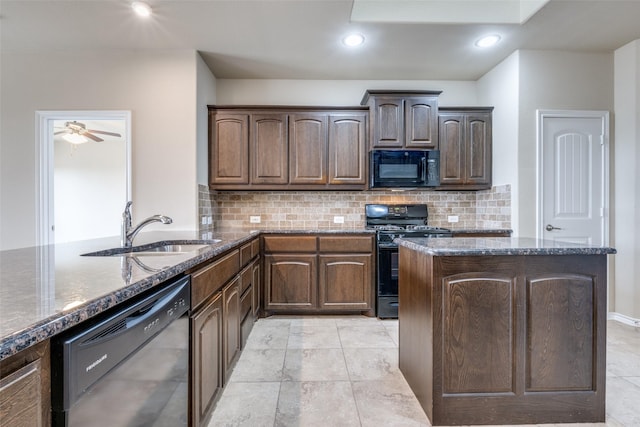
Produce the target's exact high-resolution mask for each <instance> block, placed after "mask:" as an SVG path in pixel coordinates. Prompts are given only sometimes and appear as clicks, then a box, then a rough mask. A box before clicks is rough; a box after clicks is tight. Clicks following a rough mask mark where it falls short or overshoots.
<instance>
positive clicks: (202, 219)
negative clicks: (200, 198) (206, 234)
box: [201, 216, 207, 225]
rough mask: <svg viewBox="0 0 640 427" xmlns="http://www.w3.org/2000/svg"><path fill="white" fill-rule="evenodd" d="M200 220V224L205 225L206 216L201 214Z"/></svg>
mask: <svg viewBox="0 0 640 427" xmlns="http://www.w3.org/2000/svg"><path fill="white" fill-rule="evenodd" d="M201 221H202V225H207V217H206V216H203V217H202V218H201Z"/></svg>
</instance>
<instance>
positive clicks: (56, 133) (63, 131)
mask: <svg viewBox="0 0 640 427" xmlns="http://www.w3.org/2000/svg"><path fill="white" fill-rule="evenodd" d="M61 133H71V131H70V130H69V129H65V130H61V131H58V132H54V133H53V134H54V135H60V134H61Z"/></svg>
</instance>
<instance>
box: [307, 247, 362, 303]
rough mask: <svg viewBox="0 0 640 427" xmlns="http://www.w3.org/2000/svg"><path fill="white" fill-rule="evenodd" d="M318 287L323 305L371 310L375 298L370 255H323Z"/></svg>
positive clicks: (320, 257)
mask: <svg viewBox="0 0 640 427" xmlns="http://www.w3.org/2000/svg"><path fill="white" fill-rule="evenodd" d="M319 259H320V274H319V280H318V290H319V294H320V295H319V297H320V308H324V309H332V310H336V309H345V310H367V309H368V308H370V306H371V305H370V301H371V285H372V278H371V260H372V256H371V255H370V254H369V255H366V254H364V255H356V254H336V255H323V254H321V255H319Z"/></svg>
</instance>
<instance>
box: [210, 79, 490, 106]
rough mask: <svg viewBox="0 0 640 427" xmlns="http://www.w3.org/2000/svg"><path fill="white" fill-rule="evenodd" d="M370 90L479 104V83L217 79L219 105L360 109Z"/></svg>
mask: <svg viewBox="0 0 640 427" xmlns="http://www.w3.org/2000/svg"><path fill="white" fill-rule="evenodd" d="M367 89H408V90H441V91H442V94H441V95H440V97H439V99H438V102H439V105H440V106H451V105H465V106H476V105H478V103H477V102H478V101H477V96H476V83H475V82H472V81H441V80H437V81H436V80H429V81H428V80H235V79H218V80H217V100H216V103H217V104H218V105H269V104H271V105H327V106H336V107H338V106H358V105H360V101H361V100H362V97H363V96H364V92H365V91H366V90H367Z"/></svg>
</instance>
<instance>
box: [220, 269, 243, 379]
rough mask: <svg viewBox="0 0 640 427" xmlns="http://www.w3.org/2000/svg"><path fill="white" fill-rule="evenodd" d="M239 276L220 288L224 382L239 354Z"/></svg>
mask: <svg viewBox="0 0 640 427" xmlns="http://www.w3.org/2000/svg"><path fill="white" fill-rule="evenodd" d="M239 283H240V277H239V276H237V277H236V278H235V279H234V280H233V281H232V282H231V283H229V284H228V285H227V286H225V288H224V289H223V290H222V304H223V306H222V313H223V319H222V324H223V334H222V335H223V341H224V344H223V348H224V382H225V383H227V382H228V381H229V377H230V376H231V371H232V370H233V365H234V364H235V362H236V360H238V356H239V355H240V289H239Z"/></svg>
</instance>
